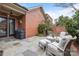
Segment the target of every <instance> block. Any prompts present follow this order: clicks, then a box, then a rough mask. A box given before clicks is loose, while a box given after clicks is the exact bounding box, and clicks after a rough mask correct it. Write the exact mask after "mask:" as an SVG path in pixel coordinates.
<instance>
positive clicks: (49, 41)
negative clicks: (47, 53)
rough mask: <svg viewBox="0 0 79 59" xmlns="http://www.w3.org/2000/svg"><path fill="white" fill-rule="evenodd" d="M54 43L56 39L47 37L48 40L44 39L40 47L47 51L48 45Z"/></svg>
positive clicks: (40, 42)
mask: <svg viewBox="0 0 79 59" xmlns="http://www.w3.org/2000/svg"><path fill="white" fill-rule="evenodd" d="M52 42H54V38H53V37H52V36H47V37H46V39H42V40H40V41H39V47H40V48H42V49H43V50H45V48H46V45H47V44H49V43H52Z"/></svg>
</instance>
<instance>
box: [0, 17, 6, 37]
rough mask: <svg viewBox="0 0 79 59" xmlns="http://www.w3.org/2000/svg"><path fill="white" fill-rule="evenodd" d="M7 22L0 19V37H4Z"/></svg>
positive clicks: (4, 19)
mask: <svg viewBox="0 0 79 59" xmlns="http://www.w3.org/2000/svg"><path fill="white" fill-rule="evenodd" d="M6 33H7V21H6V18H3V17H0V36H6Z"/></svg>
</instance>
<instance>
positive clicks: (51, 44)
mask: <svg viewBox="0 0 79 59" xmlns="http://www.w3.org/2000/svg"><path fill="white" fill-rule="evenodd" d="M75 39H76V37H74V38H73V37H72V36H71V35H69V34H68V33H67V32H61V33H60V35H59V36H57V37H56V36H55V37H52V36H47V37H46V39H42V40H40V41H39V47H40V48H41V49H43V50H44V51H46V55H49V56H52V55H53V56H71V54H70V47H71V44H72V42H73V40H75Z"/></svg>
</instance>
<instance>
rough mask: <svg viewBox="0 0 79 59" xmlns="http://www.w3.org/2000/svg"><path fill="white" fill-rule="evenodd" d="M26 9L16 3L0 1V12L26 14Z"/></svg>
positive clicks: (16, 14)
mask: <svg viewBox="0 0 79 59" xmlns="http://www.w3.org/2000/svg"><path fill="white" fill-rule="evenodd" d="M26 11H27V10H26V9H25V8H22V7H21V6H20V5H18V4H15V3H0V12H4V13H7V14H9V13H10V12H12V14H13V15H14V16H20V15H25V14H26Z"/></svg>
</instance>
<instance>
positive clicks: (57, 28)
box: [53, 26, 66, 35]
mask: <svg viewBox="0 0 79 59" xmlns="http://www.w3.org/2000/svg"><path fill="white" fill-rule="evenodd" d="M63 31H66V29H65V27H63V26H54V27H53V33H54V34H55V35H59V33H60V32H63Z"/></svg>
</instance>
